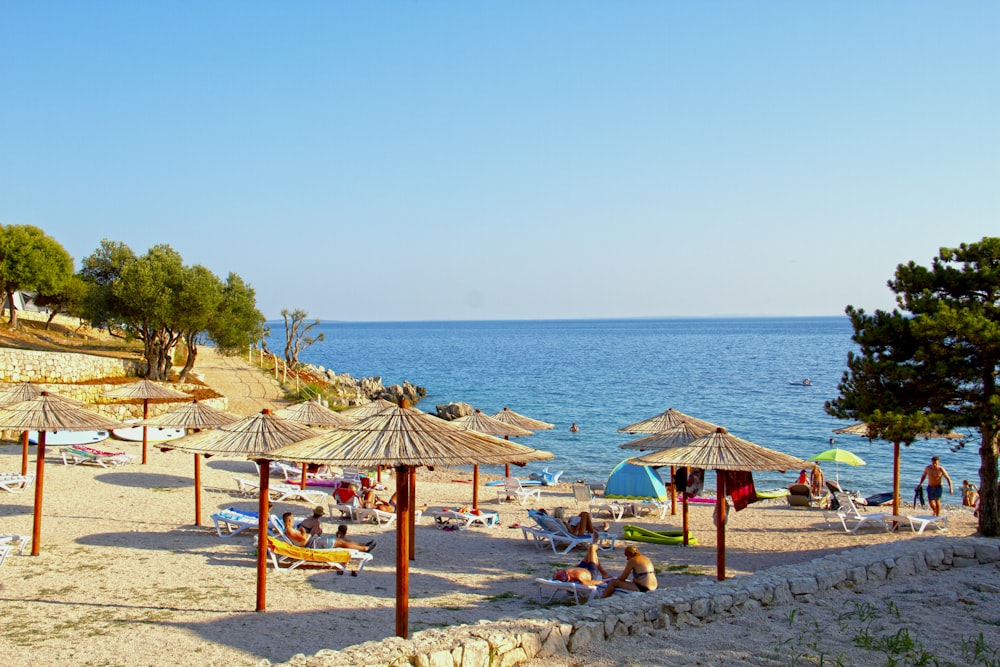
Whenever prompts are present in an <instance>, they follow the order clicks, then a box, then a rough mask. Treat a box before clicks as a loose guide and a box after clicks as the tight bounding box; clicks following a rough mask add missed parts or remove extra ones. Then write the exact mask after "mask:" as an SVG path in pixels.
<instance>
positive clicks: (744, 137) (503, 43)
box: [0, 0, 1000, 321]
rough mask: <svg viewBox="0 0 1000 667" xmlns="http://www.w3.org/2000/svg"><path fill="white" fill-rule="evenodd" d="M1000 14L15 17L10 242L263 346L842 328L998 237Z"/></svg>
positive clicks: (436, 5) (614, 7)
mask: <svg viewBox="0 0 1000 667" xmlns="http://www.w3.org/2000/svg"><path fill="white" fill-rule="evenodd" d="M998 26H1000V3H997V2H937V1H935V2H874V3H868V2H829V3H821V2H797V1H794V2H793V1H789V2H743V1H740V2H680V1H677V2H666V1H664V2H602V3H596V2H581V1H577V0H573V1H565V2H557V1H553V2H545V1H543V2H533V1H530V2H529V1H525V2H375V3H360V2H326V1H324V2H297V3H273V2H271V3H262V2H242V1H241V2H235V1H230V2H226V1H218V2H196V1H194V0H189V1H173V2H132V1H128V2H110V1H101V0H98V1H96V2H75V1H74V2H65V3H57V2H46V1H45V0H40V1H38V2H17V1H14V0H0V95H2V103H0V223H3V224H31V225H36V226H38V227H41V228H42V229H43V230H45V231H46V232H47V233H48V234H49V235H50V236H52V237H54V238H55V239H56V240H58V241H60V242H61V243H62V244H63V245H64V246H65V248H66V249H67V250H68V251H69V252H70V254H72V255H73V257H74V259H75V260H76V262H77V267H79V262H80V260H81V259H82V258H83V257H85V256H87V255H89V254H90V253H92V252H93V251H94V249H96V248H97V246H98V244H99V243H100V241H101V239H102V238H110V239H112V240H116V241H123V242H125V243H127V244H128V245H129V246H130V247H131V248H132V249H133V250H135V251H136V252H137V253H144V252H145V251H146V250H147V249H149V248H150V247H151V246H153V245H156V244H160V243H166V244H169V245H171V246H172V247H173V248H174V249H176V250H177V251H178V252H180V253H181V255H182V256H183V257H184V260H185V263H187V264H203V265H205V266H207V267H208V268H209V269H211V270H212V271H214V272H215V273H216V274H217V275H219V276H221V277H225V275H227V274H228V273H229V272H230V271H233V272H236V273H238V274H240V275H241V276H242V277H243V278H244V279H245V280H246V281H248V282H249V283H250V284H251V285H252V286H253V287H254V288H255V289H256V291H257V301H258V306H259V307H260V309H261V310H262V311H263V312H264V314H265V315H266V316H267V317H268V318H276V317H278V316H279V315H278V314H279V311H280V310H281V309H282V308H302V309H305V310H307V311H308V312H309V314H310V316H311V317H318V318H322V319H337V320H353V321H368V320H373V321H374V320H447V319H541V318H578V317H579V318H594V317H646V316H707V315H836V314H840V313H842V312H843V309H844V306H845V305H847V304H848V303H850V304H854V305H856V306H861V307H864V308H866V309H868V310H871V309H874V308H888V307H892V305H893V301H892V295H891V293H890V292H889V291H888V289H887V287H886V281H887V280H888V279H889V278H891V276H892V273H893V270H894V268H895V266H896V265H897V264H899V263H901V262H906V261H909V260H911V259H912V260H915V261H917V262H919V263H922V264H927V263H929V262H930V260H931V258H932V257H934V256H935V255H936V254H937V252H938V249H939V248H940V247H942V246H954V245H957V244H959V243H961V242H965V241H976V240H979V239H980V238H982V237H983V236H987V235H998V234H1000V216H998V213H1000V39H998V38H997V30H998Z"/></svg>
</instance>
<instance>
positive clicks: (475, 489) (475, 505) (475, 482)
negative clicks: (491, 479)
mask: <svg viewBox="0 0 1000 667" xmlns="http://www.w3.org/2000/svg"><path fill="white" fill-rule="evenodd" d="M472 509H474V510H477V509H479V464H478V463H474V464H473V465H472Z"/></svg>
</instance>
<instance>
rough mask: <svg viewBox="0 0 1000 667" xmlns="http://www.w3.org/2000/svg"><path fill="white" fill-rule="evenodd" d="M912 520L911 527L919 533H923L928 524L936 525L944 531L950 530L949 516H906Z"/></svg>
mask: <svg viewBox="0 0 1000 667" xmlns="http://www.w3.org/2000/svg"><path fill="white" fill-rule="evenodd" d="M906 518H907V519H909V521H910V529H911V530H913V532H914V533H916V534H917V535H923V533H924V529H926V528H927V527H928V526H934V527H935V528H937V529H938V530H940V531H942V532H944V531H946V530H948V517H947V516H944V515H942V516H928V515H920V516H909V515H907V517H906Z"/></svg>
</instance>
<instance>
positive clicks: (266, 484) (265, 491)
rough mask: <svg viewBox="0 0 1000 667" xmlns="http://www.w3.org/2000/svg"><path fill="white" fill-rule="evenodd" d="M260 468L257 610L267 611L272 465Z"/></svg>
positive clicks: (265, 462) (261, 464) (265, 463)
mask: <svg viewBox="0 0 1000 667" xmlns="http://www.w3.org/2000/svg"><path fill="white" fill-rule="evenodd" d="M257 466H258V467H259V468H260V499H259V501H258V503H257V609H256V611H264V610H265V609H267V521H268V515H269V514H270V510H269V509H268V507H267V501H268V498H269V496H270V495H271V490H270V482H271V474H270V473H271V464H270V461H268V460H267V459H261V460H259V461H257Z"/></svg>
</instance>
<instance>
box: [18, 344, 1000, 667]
mask: <svg viewBox="0 0 1000 667" xmlns="http://www.w3.org/2000/svg"><path fill="white" fill-rule="evenodd" d="M196 370H197V371H198V372H201V373H203V374H204V376H205V380H206V382H207V383H208V384H209V385H210V386H212V387H213V388H215V389H217V390H218V391H219V392H220V393H222V394H224V395H227V396H229V398H230V401H231V403H230V408H231V411H233V412H234V413H237V414H244V415H245V414H250V413H252V412H255V411H256V410H259V409H261V408H262V407H265V406H273V407H280V405H281V400H280V396H281V391H280V388H279V387H277V385H276V384H275V383H274V382H272V381H271V380H270V378H268V377H267V376H265V375H263V374H261V373H260V372H259V371H257V370H255V369H252V368H249V367H247V366H246V364H245V363H244V362H243V361H241V360H239V359H220V358H218V357H216V356H215V355H213V354H212V353H211V351H210V350H206V351H203V353H202V356H200V357H199V363H198V367H197V368H196ZM140 446H141V445H139V444H137V443H130V442H124V441H106V442H105V443H103V444H102V447H105V448H114V449H120V450H124V451H126V452H129V453H132V454H136V453H137V452H138V449H139V448H140ZM19 467H20V449H19V445H18V444H16V443H10V442H4V443H2V445H0V470H3V471H12V470H17V469H19ZM554 467H555V468H556V469H558V468H559V467H560V466H559V462H558V460H557V461H555V462H554ZM192 468H193V457H192V456H191V455H187V454H182V453H179V452H167V453H163V452H160V451H158V450H153V451H152V452H151V453H150V457H149V464H148V465H145V466H142V465H139V464H136V463H133V464H130V465H127V466H122V467H119V468H116V469H103V468H99V467H94V466H65V465H63V464H62V461H61V459H60V458H59V457H58V451H57V450H56V449H54V448H53V449H52V450H51V451H49V452H48V457H47V466H46V476H45V504H44V513H43V516H44V522H43V529H42V544H41V554H40V555H39V556H38V557H30V556H27V555H25V556H16V555H12V556H10V557H9V558H8V559H7V562H6V563H5V564H4V566H3V568H0V586H2V588H0V601H2V603H3V609H4V620H3V624H2V626H0V655H3V657H4V662H5V663H6V664H12V665H28V664H37V663H38V662H39V660H42V659H44V661H45V662H46V663H63V664H72V665H83V664H87V665H154V664H155V665H252V664H255V663H257V662H259V661H260V660H262V659H267V660H270V661H272V662H281V661H286V660H289V659H290V658H292V656H294V655H296V654H306V655H310V654H313V653H315V652H316V651H319V650H320V649H324V648H342V647H345V646H349V645H352V644H356V643H359V642H362V641H368V640H377V639H380V638H383V637H386V636H390V635H391V634H392V633H393V629H394V626H393V618H394V615H393V614H394V603H395V600H394V567H393V556H392V554H393V549H394V544H395V534H394V531H393V530H392V529H386V528H380V527H378V526H375V525H372V524H352V525H351V526H350V533H351V536H352V537H354V538H355V539H358V540H360V541H366V540H370V539H374V540H376V541H377V543H378V548H377V549H376V551H375V553H374V554H373V555H374V561H373V562H372V563H371V564H370V565H369V566H368V567H367V568H366V569H365V571H364V572H363V573H362V574H361V576H359V577H350V576H337V575H336V574H335V573H334V572H333V571H330V570H327V569H304V568H300V569H297V570H294V571H291V572H275V571H274V570H269V571H268V592H267V595H268V611H267V612H265V613H255V612H254V611H253V608H254V591H255V569H254V559H253V538H252V536H250V535H247V534H241V535H237V536H235V537H232V538H229V539H220V538H219V537H218V536H217V534H216V532H215V530H214V528H213V526H212V522H211V520H210V519H209V515H210V514H211V513H212V512H213V511H215V510H216V509H221V508H226V507H239V508H244V509H255V503H256V501H255V500H254V499H252V498H246V497H243V496H241V495H239V494H238V493H237V487H236V483H235V482H234V479H233V478H234V477H237V476H240V477H247V478H250V477H252V476H253V474H254V468H253V465H252V464H251V463H250V462H247V461H226V460H218V459H214V458H213V459H211V460H209V461H208V462H206V463H205V464H204V465H203V467H202V482H203V486H204V496H203V508H204V509H203V516H202V517H201V519H202V525H201V526H196V525H195V522H194V519H195V517H194V493H193V482H192ZM383 481H384V483H386V484H387V485H389V486H390V489H389V490H387V491H385V492H383V494H382V495H383V496H384V497H388V495H389V494H391V492H392V491H391V485H392V483H393V482H392V480H391V477H390V476H389V475H388V474H386V475H385V476H384V477H383ZM484 481H485V480H484ZM471 498H472V486H471V473H469V472H465V471H457V470H447V469H437V470H435V471H433V472H429V471H427V470H423V469H421V470H419V471H418V473H417V502H418V503H419V504H430V505H469V504H470V502H471ZM0 499H2V501H3V502H2V505H0V532H3V533H20V534H30V532H31V517H32V503H33V489H29V491H28V492H26V493H22V494H7V493H3V495H2V496H0ZM957 499H958V496H957V495H954V496H946V498H945V500H946V502H950V503H951V504H950V505H948V506H947V511H948V513H949V518H950V529H949V532H948V535H949V536H952V537H961V536H967V535H973V534H975V532H976V527H975V520H974V518H973V517H972V514H971V512H969V511H968V510H965V509H962V508H959V507H957V506H955V504H954V503H957ZM480 504H481V506H482V507H483V508H484V509H488V510H498V511H499V513H500V520H501V521H500V526H498V527H494V528H473V529H470V530H466V531H444V530H440V529H438V528H437V527H436V526H434V525H433V523H432V522H430V521H429V520H427V519H425V520H424V522H423V524H422V525H418V527H417V532H416V562H415V563H413V564H412V566H411V581H410V594H411V607H410V623H411V632H417V631H420V630H422V629H425V628H432V627H442V626H447V625H452V624H458V623H470V622H475V621H476V620H479V619H497V618H502V617H507V616H516V615H517V614H518V613H520V612H521V611H524V610H528V609H538V608H539V606H540V602H539V598H538V595H537V591H536V590H535V587H534V585H533V580H534V578H535V577H538V576H548V575H550V574H551V573H552V572H554V571H555V570H557V569H560V568H563V567H566V566H568V565H573V564H575V563H576V562H577V561H578V560H579V558H580V554H579V552H575V553H573V554H571V555H567V556H557V555H554V554H553V553H552V552H551V550H548V551H545V550H536V549H535V548H534V547H533V546H532V545H530V544H528V543H526V542H525V541H524V540H523V539H522V534H521V531H520V530H519V529H517V527H516V524H519V523H522V522H525V520H526V511H525V510H526V509H527V507H522V506H520V505H518V504H517V503H502V504H499V503H498V501H497V494H496V493H495V490H494V489H493V488H487V487H482V488H481V489H480ZM538 505H539V506H542V507H546V508H549V509H552V508H555V507H566V508H567V509H568V511H577V510H576V508H575V506H574V501H573V497H572V493H571V489H570V486H569V484H560V485H558V486H556V487H547V488H545V489H544V490H543V492H542V501H541V503H539V504H538ZM309 510H310V506H308V505H306V504H305V503H301V502H282V503H276V506H275V511H276V512H278V513H280V512H283V511H292V512H294V513H296V514H297V515H303V516H304V515H305V514H307V513H308V512H309ZM711 514H712V510H711V508H710V507H709V506H696V507H693V509H692V511H691V526H692V531H693V534H694V535H695V536H696V537H697V539H698V545H697V546H692V547H687V548H683V547H676V546H662V545H646V544H644V545H641V548H642V550H643V553H645V554H647V555H648V556H650V558H651V559H652V560H653V561H654V563H655V564H656V566H657V568H658V569H659V571H660V572H661V574H660V585H661V587H673V586H686V585H691V584H693V583H696V582H698V581H703V580H705V579H706V578H714V576H715V559H716V553H715V532H714V527H713V526H712V519H711ZM629 521H630V522H632V523H635V524H637V525H642V526H646V527H650V528H654V529H656V528H663V527H667V526H670V527H678V526H679V525H680V516H679V515H677V516H668V517H667V520H666V521H665V522H663V523H660V522H658V521H655V520H649V519H642V520H634V519H633V520H629ZM336 523H337V522H336V520H331V519H330V518H329V517H327V521H326V529H327V532H330V533H332V532H333V531H334V529H335V527H336ZM622 523H623V522H622ZM622 523H615V524H613V525H612V530H614V529H615V528H618V531H619V532H620V527H621V525H622ZM904 539H926V538H922V537H919V536H915V535H913V534H912V533H911V532H909V530H908V529H907V530H905V531H900V532H898V533H889V534H887V533H884V532H881V531H867V532H863V533H860V534H845V533H844V532H843V530H842V529H840V527H839V525H837V526H835V527H833V526H827V525H826V523H825V522H824V519H823V515H822V513H821V512H820V511H818V510H809V509H806V510H802V509H792V508H789V507H788V506H787V505H785V504H783V503H782V502H769V503H759V504H756V505H752V506H751V507H750V508H748V509H746V510H744V511H742V512H738V513H734V514H733V515H732V516H731V518H730V521H729V524H728V530H727V565H728V573H729V575H730V576H735V575H740V574H749V573H753V572H756V571H760V570H764V569H766V568H768V567H771V566H774V565H778V564H790V563H800V562H807V561H809V560H811V559H813V558H816V557H818V556H822V555H824V554H828V553H831V552H836V551H842V550H844V549H848V548H852V547H857V546H861V545H866V544H875V543H881V542H886V541H895V540H904ZM603 560H604V564H605V567H606V568H607V569H608V570H609V571H611V572H615V573H617V572H619V571H620V570H621V568H622V566H623V565H624V557H623V556H622V552H621V546H619V548H618V549H616V550H615V551H614V552H604V555H603ZM970 570H971V568H970ZM984 571H986V572H988V575H987V576H986V578H985V580H984V579H983V577H984V575H983V573H982V572H981V571H980V568H975V572H971V571H966V570H955V571H949V572H947V573H932V574H931V575H929V576H927V577H922V578H921V580H920V583H918V584H917V583H913V582H912V581H911V582H909V583H908V584H905V583H904V584H899V585H901V586H905V587H906V590H901V591H893V590H891V589H889V588H883V589H879V590H877V591H872V592H870V593H867V594H866V592H865V591H853V592H849V593H838V594H837V595H838V596H840V597H842V598H844V599H836V598H835V597H834V596H830V597H829V598H826V599H817V601H816V604H815V605H814V606H813V607H811V608H809V609H808V610H806V609H801V610H799V611H797V612H796V613H795V614H794V615H793V616H794V622H791V621H790V620H789V610H788V609H787V608H775V609H771V610H768V609H763V610H761V611H760V612H759V613H758V614H756V616H755V617H754V618H742V617H741V619H740V620H739V621H738V622H737V623H735V624H733V625H727V623H725V622H721V621H720V622H715V623H712V624H708V625H706V626H704V627H698V628H688V629H686V630H684V631H682V632H681V631H678V630H676V629H675V630H671V631H668V632H664V633H660V634H656V633H651V634H650V635H648V636H645V637H629V638H625V639H622V640H617V641H616V642H612V643H609V644H608V645H607V647H606V650H601V651H598V652H595V653H594V654H592V655H587V656H580V655H574V656H571V657H570V658H568V659H562V660H552V659H547V660H546V661H545V663H546V664H547V665H550V666H557V665H566V666H568V665H582V664H587V665H600V666H609V665H654V664H661V665H662V664H705V665H708V664H712V665H715V664H720V665H721V664H727V665H728V664H753V665H758V664H759V665H764V664H767V665H771V664H796V661H795V660H794V659H792V658H791V657H788V658H780V659H779V658H773V656H772V653H773V654H775V655H778V654H780V653H781V647H782V646H785V647H787V646H788V645H789V644H793V645H794V646H793V648H794V647H795V646H799V645H801V646H802V647H803V649H802V650H803V651H805V650H807V649H808V650H812V649H811V646H812V645H811V644H808V641H807V639H801V637H803V636H807V637H808V633H809V628H811V627H813V626H811V625H809V623H811V622H813V621H815V622H816V623H817V624H818V626H817V627H820V628H823V629H824V631H825V630H826V629H828V627H829V626H830V625H831V624H830V621H829V619H830V618H831V615H836V614H837V613H838V612H837V610H841V612H840V613H843V610H844V609H845V608H846V609H853V608H854V607H853V603H854V602H865V603H868V604H872V605H882V606H883V607H884V606H885V602H884V600H885V598H887V597H891V598H892V599H893V600H898V601H899V603H900V605H901V606H900V609H902V604H904V603H907V601H912V603H913V607H912V609H911V610H908V611H907V613H905V614H904V616H905V617H906V619H907V622H908V623H909V624H910V628H911V632H916V631H917V630H916V628H917V624H918V623H923V622H924V621H925V619H926V622H928V623H930V624H934V623H935V622H936V619H940V618H941V617H947V618H948V621H949V626H948V628H949V629H948V633H947V634H946V635H943V634H942V630H941V628H940V627H934V626H933V625H929V626H928V627H927V628H926V631H921V632H920V635H921V636H922V637H926V638H931V637H936V638H937V641H928V648H932V649H934V650H937V648H938V647H937V646H935V644H937V643H938V642H940V643H950V644H955V645H957V643H958V640H957V639H956V638H957V637H960V636H962V637H964V636H967V635H970V633H971V632H972V630H973V629H974V628H968V632H966V631H964V630H965V628H962V631H960V630H959V629H953V628H958V626H959V625H961V623H960V620H959V619H960V618H970V619H974V621H975V627H977V628H979V630H977V632H978V631H983V632H987V633H988V634H989V633H991V634H990V637H991V641H992V642H993V643H994V646H995V642H996V640H995V638H993V637H995V634H996V633H995V629H996V625H998V624H1000V605H998V602H997V600H998V599H1000V596H998V595H996V593H997V592H1000V584H998V580H1000V575H998V572H1000V570H997V569H996V568H992V569H989V568H987V569H986V570H984ZM973 575H975V576H976V577H977V578H976V579H975V580H974V581H964V580H961V577H963V576H965V577H967V578H968V577H972V576H973ZM975 586H980V588H982V587H986V588H985V589H984V590H987V591H989V590H991V589H989V588H988V587H990V586H992V587H993V589H992V590H993V593H991V594H978V593H976V590H978V589H975ZM967 588H968V590H969V591H971V592H968V593H962V592H961V591H965V590H966V589H967ZM931 601H933V603H931ZM928 604H933V605H935V606H937V605H941V606H940V609H939V610H937V611H935V613H930V612H929V611H928V610H927V606H928ZM947 605H951V606H953V607H955V609H954V611H952V610H951V609H950V608H949V607H948V606H947ZM798 607H802V605H797V608H798ZM913 610H917V611H913ZM959 612H961V613H959ZM833 625H834V626H836V623H833ZM851 631H852V630H851V628H850V627H849V628H848V630H846V631H845V632H847V633H848V634H849V633H850V632H851ZM804 633H805V634H804ZM813 634H816V633H815V632H814V633H813ZM789 636H791V637H793V638H794V637H799V638H800V639H799V640H794V641H786V639H787V637H789ZM824 636H826V635H824ZM796 641H798V644H796V643H795V642H796ZM831 641H833V640H831ZM841 644H843V646H841ZM837 646H840V649H843V650H848V649H850V650H853V649H851V641H850V640H849V639H847V640H844V639H841V640H840V641H839V643H838V642H834V646H833V647H832V648H830V649H829V650H827V651H825V654H826V655H827V659H828V660H829V659H830V656H834V658H833V659H834V660H835V659H836V658H835V656H836V654H837V650H834V649H837ZM838 650H839V649H838ZM852 655H854V654H852ZM847 658H848V661H847V662H845V663H844V664H865V663H864V660H863V659H862V657H858V656H857V655H854V657H853V660H854V661H853V662H851V661H850V660H851V656H850V655H849V656H848V657H847ZM766 660H771V661H770V662H767V661H766ZM535 664H539V665H541V664H542V662H541V661H536V663H535ZM808 664H816V662H815V661H813V662H809V663H808ZM941 664H953V663H951V662H947V661H942V662H941ZM984 664H985V663H984Z"/></svg>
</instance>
